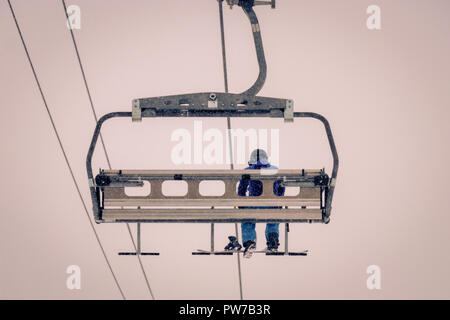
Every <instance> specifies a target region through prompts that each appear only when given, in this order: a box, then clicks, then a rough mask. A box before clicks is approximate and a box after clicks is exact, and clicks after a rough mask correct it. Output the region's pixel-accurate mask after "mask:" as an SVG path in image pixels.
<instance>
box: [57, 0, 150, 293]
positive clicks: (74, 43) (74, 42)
mask: <svg viewBox="0 0 450 320" xmlns="http://www.w3.org/2000/svg"><path fill="white" fill-rule="evenodd" d="M61 2H62V5H63V7H64V13H65V15H66V19H67V21H69V14H68V12H67V6H66V2H65V0H61ZM69 30H70V35H71V37H72V42H73V46H74V48H75V53H76V56H77V59H78V64H79V66H80V70H81V75H82V77H83V81H84V86H85V87H86V92H87V95H88V98H89V103H90V105H91V110H92V114H93V116H94V119H95V122H96V123H97V122H98V117H97V112H96V111H95V107H94V103H93V101H92V96H91V91H90V89H89V86H88V83H87V79H86V74H85V72H84V68H83V64H82V63H81V57H80V53H79V51H78V45H77V42H76V40H75V35H74V33H73V30H72V28H69ZM100 141H101V144H102V147H103V151H104V154H105V157H106V161H107V163H108V167H109V169H110V170H111V169H112V167H111V162H110V158H109V156H108V152H107V150H106V146H105V142H104V140H103V136H102V134H101V133H100ZM126 226H127V229H128V233H129V235H130V238H131V242H132V243H133V247H134V250H135V251H136V250H137V247H136V243H135V241H134V238H133V234H132V232H131V228H130V224H129V223H127V224H126ZM136 257H137V258H138V261H139V265H140V267H141V271H142V274H143V276H144V279H145V284H146V286H147V288H148V291H149V293H150V296H151V297H152V299H153V300H155V296H154V295H153V291H152V288H151V286H150V282H149V280H148V277H147V274H146V272H145V269H144V265H143V264H142V260H141V257H140V256H139V255H136Z"/></svg>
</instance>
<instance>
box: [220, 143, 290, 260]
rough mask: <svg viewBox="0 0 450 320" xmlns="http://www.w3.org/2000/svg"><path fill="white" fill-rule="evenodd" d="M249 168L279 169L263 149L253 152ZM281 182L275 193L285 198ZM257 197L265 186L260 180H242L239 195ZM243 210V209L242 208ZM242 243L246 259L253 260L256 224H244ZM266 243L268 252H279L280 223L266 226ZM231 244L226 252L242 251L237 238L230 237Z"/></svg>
mask: <svg viewBox="0 0 450 320" xmlns="http://www.w3.org/2000/svg"><path fill="white" fill-rule="evenodd" d="M248 164H249V167H248V168H246V170H260V169H263V170H267V169H272V170H276V169H278V168H277V167H275V166H272V165H271V164H270V163H269V159H268V156H267V153H266V152H265V151H264V150H262V149H256V150H253V152H252V153H251V155H250V160H249V162H248ZM281 182H282V181H281V180H278V181H276V182H275V183H274V186H273V192H274V194H275V195H277V196H284V192H285V187H284V186H282V185H281ZM247 191H248V196H250V197H257V196H260V195H261V194H262V191H263V184H262V182H261V181H259V180H241V181H240V182H239V186H238V195H239V196H242V197H244V196H246V195H247ZM241 208H242V207H241ZM245 209H281V207H245ZM241 227H242V243H243V245H244V258H251V257H252V255H253V253H254V251H255V250H256V231H255V223H250V222H245V223H242V225H241ZM265 235H266V243H267V249H266V250H267V251H269V252H270V251H272V252H274V251H277V250H278V246H279V245H280V243H279V241H278V239H279V223H268V224H267V225H266V232H265ZM228 239H229V240H230V243H229V244H228V245H227V246H226V247H225V250H226V251H234V250H236V251H240V250H241V249H242V246H241V244H240V243H239V241H238V239H237V238H236V237H235V236H229V237H228Z"/></svg>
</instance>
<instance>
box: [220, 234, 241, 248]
mask: <svg viewBox="0 0 450 320" xmlns="http://www.w3.org/2000/svg"><path fill="white" fill-rule="evenodd" d="M228 239H229V240H230V243H229V244H227V245H226V246H225V248H224V249H225V251H240V250H241V249H242V246H241V245H240V243H239V241H238V240H237V239H236V237H235V236H229V237H228Z"/></svg>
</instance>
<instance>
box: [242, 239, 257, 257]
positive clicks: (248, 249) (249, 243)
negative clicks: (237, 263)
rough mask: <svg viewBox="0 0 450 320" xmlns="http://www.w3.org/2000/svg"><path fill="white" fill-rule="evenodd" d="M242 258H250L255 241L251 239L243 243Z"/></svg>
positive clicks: (254, 247) (254, 248) (253, 250)
mask: <svg viewBox="0 0 450 320" xmlns="http://www.w3.org/2000/svg"><path fill="white" fill-rule="evenodd" d="M244 248H245V250H244V258H246V259H250V258H251V257H252V256H253V253H254V252H255V250H256V242H255V241H253V240H248V241H246V242H245V243H244Z"/></svg>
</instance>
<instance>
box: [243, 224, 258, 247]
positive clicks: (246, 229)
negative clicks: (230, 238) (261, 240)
mask: <svg viewBox="0 0 450 320" xmlns="http://www.w3.org/2000/svg"><path fill="white" fill-rule="evenodd" d="M241 228H242V243H243V244H245V243H246V242H248V241H255V242H256V231H255V224H254V223H250V222H245V223H242V225H241Z"/></svg>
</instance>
